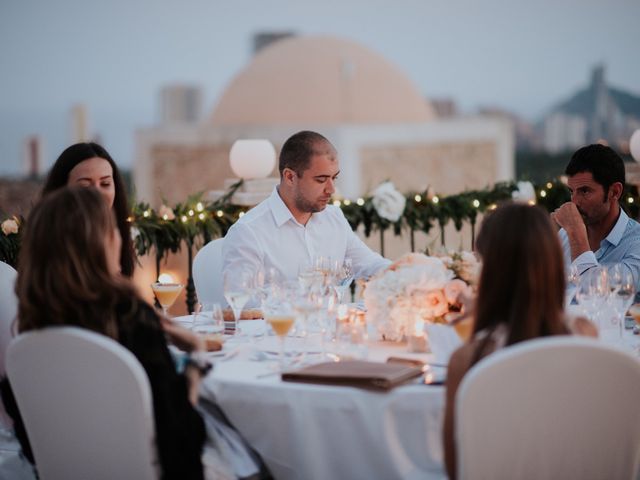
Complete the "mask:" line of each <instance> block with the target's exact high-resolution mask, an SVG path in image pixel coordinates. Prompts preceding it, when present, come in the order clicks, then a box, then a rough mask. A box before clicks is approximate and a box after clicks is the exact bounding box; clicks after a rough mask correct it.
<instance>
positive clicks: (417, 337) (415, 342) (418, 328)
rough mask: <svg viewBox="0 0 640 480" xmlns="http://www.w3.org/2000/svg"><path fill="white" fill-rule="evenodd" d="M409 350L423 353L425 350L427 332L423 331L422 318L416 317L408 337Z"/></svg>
mask: <svg viewBox="0 0 640 480" xmlns="http://www.w3.org/2000/svg"><path fill="white" fill-rule="evenodd" d="M408 343H409V351H410V352H414V353H424V352H426V351H427V334H426V333H425V331H424V320H422V319H421V318H420V319H417V320H416V323H415V330H414V332H413V333H412V334H411V335H409V338H408Z"/></svg>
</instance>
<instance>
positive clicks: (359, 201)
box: [356, 197, 364, 207]
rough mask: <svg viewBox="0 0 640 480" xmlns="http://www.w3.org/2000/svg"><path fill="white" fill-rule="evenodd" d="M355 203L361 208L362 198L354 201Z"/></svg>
mask: <svg viewBox="0 0 640 480" xmlns="http://www.w3.org/2000/svg"><path fill="white" fill-rule="evenodd" d="M356 203H357V204H358V205H359V206H360V207H361V206H362V205H364V198H362V197H361V198H359V199H358V200H356Z"/></svg>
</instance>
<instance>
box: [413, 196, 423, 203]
mask: <svg viewBox="0 0 640 480" xmlns="http://www.w3.org/2000/svg"><path fill="white" fill-rule="evenodd" d="M413 199H414V200H415V201H416V202H417V203H420V202H421V201H422V195H416V196H415V197H413Z"/></svg>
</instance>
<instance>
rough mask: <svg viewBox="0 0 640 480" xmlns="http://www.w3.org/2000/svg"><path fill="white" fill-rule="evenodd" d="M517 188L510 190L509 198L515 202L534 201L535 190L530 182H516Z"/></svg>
mask: <svg viewBox="0 0 640 480" xmlns="http://www.w3.org/2000/svg"><path fill="white" fill-rule="evenodd" d="M517 186H518V189H517V190H514V191H513V192H511V198H513V199H514V200H515V201H516V202H525V203H527V202H535V201H536V191H535V189H534V188H533V184H532V183H531V182H518V184H517Z"/></svg>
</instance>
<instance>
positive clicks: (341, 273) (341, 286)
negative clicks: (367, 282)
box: [333, 258, 353, 303]
mask: <svg viewBox="0 0 640 480" xmlns="http://www.w3.org/2000/svg"><path fill="white" fill-rule="evenodd" d="M351 282H353V262H352V261H351V259H350V258H345V259H344V261H343V262H342V265H341V266H340V267H339V268H338V270H337V272H336V283H335V285H334V287H333V288H334V289H335V291H336V294H337V296H338V303H342V299H343V298H344V294H345V292H346V291H347V289H348V288H349V287H350V286H351Z"/></svg>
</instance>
